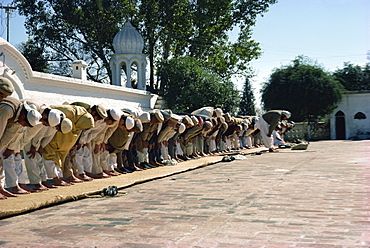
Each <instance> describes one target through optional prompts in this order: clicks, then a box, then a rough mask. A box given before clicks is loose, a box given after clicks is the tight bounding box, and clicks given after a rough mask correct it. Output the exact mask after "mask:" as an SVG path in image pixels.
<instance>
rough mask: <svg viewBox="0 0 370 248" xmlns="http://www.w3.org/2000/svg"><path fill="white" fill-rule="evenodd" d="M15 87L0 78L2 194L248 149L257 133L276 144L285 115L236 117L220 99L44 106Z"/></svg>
mask: <svg viewBox="0 0 370 248" xmlns="http://www.w3.org/2000/svg"><path fill="white" fill-rule="evenodd" d="M13 92H14V88H13V86H12V84H11V82H10V81H9V80H8V79H6V78H4V77H0V183H1V187H0V199H6V198H7V197H14V196H17V194H28V193H32V192H37V191H42V190H48V189H51V188H56V187H59V186H69V185H72V184H74V183H82V182H85V181H91V180H94V179H100V178H108V177H112V176H118V175H120V174H125V173H132V172H134V171H140V170H146V169H151V168H155V167H159V166H166V165H176V164H177V163H179V162H182V161H185V160H189V159H196V158H199V157H201V156H208V155H214V154H220V153H225V152H228V151H231V150H239V149H245V148H251V147H253V146H258V145H261V141H260V139H261V138H262V140H263V143H264V145H265V146H266V147H267V148H269V149H270V151H274V148H273V138H272V137H273V136H272V135H271V134H272V131H273V130H271V127H272V126H274V127H273V128H272V129H275V126H277V124H278V122H279V121H280V120H284V119H287V118H289V117H290V113H289V112H287V111H281V110H276V111H269V112H267V113H266V114H267V115H266V114H265V115H266V116H265V115H264V116H262V117H261V118H258V117H252V116H246V117H243V118H236V117H232V116H231V115H230V114H229V113H224V112H223V110H222V108H221V107H220V106H218V107H203V108H200V109H197V110H195V111H193V112H191V113H176V114H175V113H173V112H172V111H171V110H170V109H164V110H160V109H154V110H151V111H143V110H141V109H140V108H136V107H130V106H122V108H120V109H116V108H105V107H103V106H102V105H101V104H88V103H84V102H72V103H63V104H61V105H47V104H46V103H43V102H41V101H39V100H36V99H21V100H18V99H16V98H13V97H11V96H10V95H11V94H12V93H13ZM107 105H109V103H108V104H107ZM270 112H271V113H270ZM261 119H262V120H261ZM275 124H276V125H275ZM257 133H258V135H257ZM271 141H272V143H271ZM26 178H28V180H29V184H28V185H27V179H26Z"/></svg>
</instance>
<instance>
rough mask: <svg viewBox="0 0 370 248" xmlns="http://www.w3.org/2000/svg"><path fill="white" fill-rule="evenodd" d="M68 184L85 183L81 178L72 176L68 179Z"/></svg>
mask: <svg viewBox="0 0 370 248" xmlns="http://www.w3.org/2000/svg"><path fill="white" fill-rule="evenodd" d="M68 182H70V183H83V182H84V180H82V179H79V178H77V177H75V176H74V175H72V176H70V177H69V178H68Z"/></svg>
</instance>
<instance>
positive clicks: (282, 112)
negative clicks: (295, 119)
mask: <svg viewBox="0 0 370 248" xmlns="http://www.w3.org/2000/svg"><path fill="white" fill-rule="evenodd" d="M281 114H283V115H285V116H286V117H287V118H288V119H289V118H290V116H291V115H292V114H291V113H290V112H289V111H287V110H283V111H281Z"/></svg>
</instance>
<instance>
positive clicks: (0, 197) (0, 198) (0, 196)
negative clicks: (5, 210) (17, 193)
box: [0, 194, 8, 200]
mask: <svg viewBox="0 0 370 248" xmlns="http://www.w3.org/2000/svg"><path fill="white" fill-rule="evenodd" d="M5 199H8V197H6V196H5V195H3V194H0V200H5Z"/></svg>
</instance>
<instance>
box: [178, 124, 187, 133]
mask: <svg viewBox="0 0 370 248" xmlns="http://www.w3.org/2000/svg"><path fill="white" fill-rule="evenodd" d="M185 129H186V127H185V124H184V123H180V125H179V129H178V132H179V133H183V132H184V131H185Z"/></svg>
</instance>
